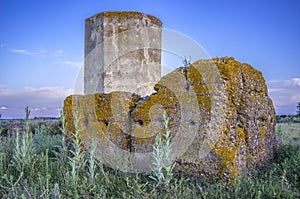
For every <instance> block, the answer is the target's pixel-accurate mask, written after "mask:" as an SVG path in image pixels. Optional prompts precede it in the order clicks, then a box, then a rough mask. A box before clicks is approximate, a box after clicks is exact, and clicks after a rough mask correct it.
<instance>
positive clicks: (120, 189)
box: [0, 109, 300, 199]
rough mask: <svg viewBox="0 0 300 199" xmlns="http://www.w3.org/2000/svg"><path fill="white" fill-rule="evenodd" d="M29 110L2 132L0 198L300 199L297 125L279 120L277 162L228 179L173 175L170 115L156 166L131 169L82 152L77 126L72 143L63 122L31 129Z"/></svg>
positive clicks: (159, 141)
mask: <svg viewBox="0 0 300 199" xmlns="http://www.w3.org/2000/svg"><path fill="white" fill-rule="evenodd" d="M29 113H30V112H29V111H28V109H27V110H26V118H27V119H26V122H25V123H27V125H26V128H25V132H15V133H14V134H12V135H9V136H4V135H2V136H0V142H1V144H0V198H51V199H54V198H245V199H246V198H300V164H299V163H300V146H299V145H296V144H298V142H293V140H295V137H296V138H298V137H299V134H300V126H299V124H296V125H295V124H288V125H287V126H285V125H282V124H280V125H282V126H281V127H280V128H281V130H280V129H279V130H278V128H279V126H278V125H277V127H276V129H277V132H278V133H279V135H280V137H281V138H282V141H283V143H284V145H283V146H282V147H281V149H280V150H279V151H278V155H277V157H276V158H275V160H274V162H273V163H271V164H269V165H265V166H263V167H260V168H257V170H255V171H253V172H252V173H250V174H248V175H246V176H240V177H238V178H236V179H235V181H234V182H232V183H228V182H225V181H222V180H215V181H206V180H199V179H190V178H187V177H174V176H173V175H172V173H171V171H172V165H170V164H165V163H166V162H168V156H169V155H168V153H170V151H169V152H168V143H169V137H168V136H167V135H168V131H169V130H168V122H167V119H166V118H165V129H166V132H167V133H166V134H162V135H161V134H158V137H157V139H156V142H155V145H154V152H153V155H154V157H155V159H156V161H155V162H154V163H153V165H154V168H155V170H154V171H153V172H152V173H146V174H131V173H122V172H120V171H116V170H113V169H110V168H108V167H106V166H105V165H103V164H101V163H100V162H98V161H97V160H96V159H95V148H92V150H91V151H90V152H89V153H88V152H82V151H81V150H80V147H81V145H82V143H81V142H80V139H79V131H77V132H75V136H74V140H73V141H68V142H67V141H66V140H67V138H66V137H65V135H66V129H65V127H64V125H62V126H61V129H60V130H59V132H55V133H53V130H50V131H49V128H47V127H45V126H44V127H43V126H36V129H34V134H33V133H31V131H32V129H30V128H28V126H29V123H28V122H29V120H28V116H29ZM62 120H64V117H63V115H62ZM0 130H1V129H0ZM0 133H1V132H0ZM162 151H163V152H162ZM166 151H167V152H166ZM162 159H164V161H161V160H162Z"/></svg>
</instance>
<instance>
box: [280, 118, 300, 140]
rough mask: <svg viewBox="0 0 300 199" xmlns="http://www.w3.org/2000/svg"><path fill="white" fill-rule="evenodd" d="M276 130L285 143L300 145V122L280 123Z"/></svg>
mask: <svg viewBox="0 0 300 199" xmlns="http://www.w3.org/2000/svg"><path fill="white" fill-rule="evenodd" d="M276 132H277V134H278V135H279V137H280V138H281V140H282V143H283V144H291V145H300V123H290V122H289V123H278V124H277V125H276Z"/></svg>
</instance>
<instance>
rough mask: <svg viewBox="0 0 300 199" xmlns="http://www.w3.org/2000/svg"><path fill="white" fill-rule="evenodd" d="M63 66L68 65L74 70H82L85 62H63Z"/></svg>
mask: <svg viewBox="0 0 300 199" xmlns="http://www.w3.org/2000/svg"><path fill="white" fill-rule="evenodd" d="M60 63H61V64H64V65H67V66H69V67H72V68H77V69H80V68H81V67H82V66H83V62H75V61H62V62H60Z"/></svg>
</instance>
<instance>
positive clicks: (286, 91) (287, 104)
mask: <svg viewBox="0 0 300 199" xmlns="http://www.w3.org/2000/svg"><path fill="white" fill-rule="evenodd" d="M268 87H269V93H270V96H271V98H272V99H273V102H274V104H275V107H276V111H277V112H278V114H294V113H295V111H296V106H297V104H298V102H300V88H299V87H300V78H292V79H289V80H281V81H272V82H268Z"/></svg>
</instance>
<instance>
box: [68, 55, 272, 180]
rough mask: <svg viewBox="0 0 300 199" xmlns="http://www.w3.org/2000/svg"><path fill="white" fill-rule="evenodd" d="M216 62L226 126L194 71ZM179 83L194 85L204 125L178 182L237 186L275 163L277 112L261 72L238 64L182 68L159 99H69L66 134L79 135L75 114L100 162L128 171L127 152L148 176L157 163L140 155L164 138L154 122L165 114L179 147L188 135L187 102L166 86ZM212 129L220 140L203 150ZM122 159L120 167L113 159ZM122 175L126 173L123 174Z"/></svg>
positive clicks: (179, 168)
mask: <svg viewBox="0 0 300 199" xmlns="http://www.w3.org/2000/svg"><path fill="white" fill-rule="evenodd" d="M211 62H213V63H214V64H215V66H216V67H217V69H218V71H219V74H220V84H222V87H223V88H225V89H223V90H222V91H221V92H220V93H218V95H219V96H220V97H221V98H224V99H226V100H225V101H224V102H225V113H224V117H225V119H224V120H221V115H220V117H213V113H212V110H213V109H214V107H213V96H212V95H211V93H209V90H210V89H209V88H208V87H209V85H208V84H207V82H206V81H207V80H205V79H204V77H202V75H201V74H200V73H199V72H198V71H199V70H196V68H198V69H199V68H203V67H205V65H206V64H207V63H211ZM180 76H182V77H184V78H186V81H187V84H188V85H190V87H189V88H188V89H193V90H194V92H195V93H196V102H197V106H198V110H199V112H200V118H199V120H198V123H194V129H195V130H196V131H197V133H196V136H195V138H194V140H193V142H192V143H191V144H190V146H189V148H188V150H186V151H185V153H184V154H183V155H181V156H180V157H177V158H176V159H175V162H176V166H175V168H174V173H175V174H181V173H184V174H186V175H190V176H193V177H204V176H206V177H208V178H209V177H211V176H219V177H222V178H231V179H233V178H234V177H235V176H237V175H238V174H241V173H245V172H246V171H249V170H251V169H252V168H253V166H256V165H261V164H264V163H266V162H269V161H270V160H272V158H273V157H274V155H275V152H276V150H277V147H278V143H277V141H276V140H277V137H276V133H275V111H274V107H273V103H272V100H271V99H270V97H269V96H268V90H267V87H266V83H265V80H264V78H263V76H262V74H261V72H259V71H257V70H255V69H254V68H253V67H251V66H250V65H248V64H243V63H240V62H238V61H236V60H235V59H233V58H215V59H213V60H200V61H197V62H195V63H193V64H192V65H191V66H190V67H189V68H187V70H186V71H185V72H184V70H183V69H182V68H179V69H176V70H175V71H173V72H172V73H170V74H168V75H166V76H165V77H163V78H162V79H161V80H160V81H159V82H158V83H157V84H156V85H155V90H156V91H157V92H156V93H153V94H152V95H150V96H149V97H140V96H139V95H136V94H132V93H128V92H112V93H109V94H91V95H85V96H69V97H68V98H67V99H66V100H65V106H64V110H65V112H66V115H67V125H68V126H67V127H68V129H69V130H70V131H74V123H73V122H74V110H76V111H78V113H79V114H80V115H81V116H82V117H83V118H82V120H80V123H79V127H80V129H81V138H82V141H83V142H84V143H85V146H86V147H88V146H89V145H90V143H91V140H98V149H99V150H98V151H99V154H98V155H99V158H104V159H105V158H106V159H109V161H110V162H113V163H114V164H115V165H122V163H123V165H122V166H124V167H126V164H125V163H124V154H127V153H126V152H128V154H131V155H132V156H128V157H126V158H125V159H127V160H128V159H130V158H133V159H134V162H135V163H137V164H138V165H139V166H140V167H145V170H147V168H146V167H148V166H149V165H151V161H152V160H151V159H145V157H146V156H143V154H147V153H151V151H152V146H153V143H154V139H155V136H156V134H157V133H158V132H161V131H163V128H162V123H161V122H160V120H159V118H158V117H157V116H159V115H160V116H161V115H162V112H163V111H166V113H167V115H168V117H169V118H170V125H169V127H170V130H171V136H172V139H171V142H172V143H173V142H175V141H176V140H174V139H176V135H180V134H184V133H186V132H181V131H178V125H180V121H181V119H182V118H181V117H183V115H182V114H181V111H182V109H183V108H185V107H182V106H181V105H182V104H184V103H182V100H186V101H188V100H190V99H189V98H182V99H180V98H179V97H178V95H177V94H178V93H174V92H172V90H170V89H168V88H167V87H165V86H164V85H166V84H165V83H164V82H173V80H174V77H176V78H177V77H180ZM180 100H181V101H180ZM155 118H158V119H157V120H156V119H155ZM211 126H213V127H217V129H216V133H217V138H218V139H217V140H216V141H215V142H214V143H209V142H208V143H204V140H205V139H206V137H207V136H209V131H211V129H210V127H211ZM139 134H141V135H145V136H144V137H142V136H140V135H139ZM204 145H205V146H207V147H209V153H208V154H206V156H205V157H201V156H200V155H199V154H201V153H202V152H203V151H202V150H203V149H204V147H203V146H204ZM101 153H102V154H101ZM103 153H105V154H103ZM118 155H119V156H121V157H123V159H122V158H119V157H116V158H115V159H111V157H113V156H118ZM120 160H121V161H120ZM131 160H132V159H131ZM109 161H107V160H105V161H104V162H105V163H107V162H109ZM117 161H120V162H117ZM139 169H141V168H139ZM123 171H126V169H124V168H123Z"/></svg>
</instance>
